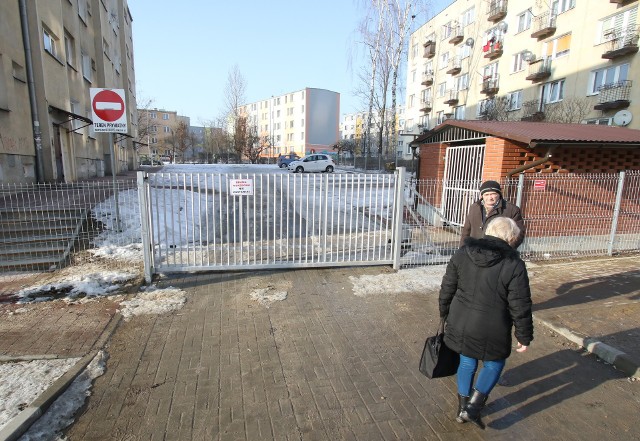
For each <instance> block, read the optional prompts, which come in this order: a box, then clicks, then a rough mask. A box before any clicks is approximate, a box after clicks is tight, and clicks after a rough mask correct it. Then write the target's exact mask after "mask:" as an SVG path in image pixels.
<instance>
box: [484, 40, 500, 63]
mask: <svg viewBox="0 0 640 441" xmlns="http://www.w3.org/2000/svg"><path fill="white" fill-rule="evenodd" d="M482 52H484V57H485V58H488V59H490V60H493V59H494V58H498V57H500V56H502V38H499V39H497V40H495V41H489V42H487V44H486V45H484V46H482Z"/></svg>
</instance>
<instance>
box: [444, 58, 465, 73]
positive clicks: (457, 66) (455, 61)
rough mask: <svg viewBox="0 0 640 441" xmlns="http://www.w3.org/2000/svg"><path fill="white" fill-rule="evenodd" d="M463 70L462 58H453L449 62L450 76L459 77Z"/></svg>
mask: <svg viewBox="0 0 640 441" xmlns="http://www.w3.org/2000/svg"><path fill="white" fill-rule="evenodd" d="M461 70H462V58H460V57H453V58H452V59H450V60H449V68H448V69H447V73H448V74H450V75H458V74H459V73H460V71H461Z"/></svg>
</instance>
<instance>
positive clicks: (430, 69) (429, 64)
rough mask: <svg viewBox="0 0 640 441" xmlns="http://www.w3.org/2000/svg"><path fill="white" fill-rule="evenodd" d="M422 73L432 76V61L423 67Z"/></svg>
mask: <svg viewBox="0 0 640 441" xmlns="http://www.w3.org/2000/svg"><path fill="white" fill-rule="evenodd" d="M424 71H425V73H427V74H429V75H431V74H433V60H429V62H428V63H427V64H426V65H425V68H424Z"/></svg>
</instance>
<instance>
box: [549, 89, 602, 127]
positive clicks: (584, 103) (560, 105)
mask: <svg viewBox="0 0 640 441" xmlns="http://www.w3.org/2000/svg"><path fill="white" fill-rule="evenodd" d="M592 108H593V103H592V102H591V100H590V99H589V98H586V97H575V96H572V97H565V98H564V99H563V100H562V101H559V102H557V103H552V104H545V106H544V119H545V121H548V122H555V123H565V124H566V123H579V122H582V120H583V119H584V118H585V117H586V116H587V115H588V114H589V112H591V109H592Z"/></svg>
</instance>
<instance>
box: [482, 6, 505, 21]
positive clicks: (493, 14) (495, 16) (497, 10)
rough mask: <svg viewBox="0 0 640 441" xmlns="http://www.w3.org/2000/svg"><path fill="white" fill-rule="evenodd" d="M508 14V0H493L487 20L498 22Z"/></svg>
mask: <svg viewBox="0 0 640 441" xmlns="http://www.w3.org/2000/svg"><path fill="white" fill-rule="evenodd" d="M506 16H507V0H492V1H490V2H489V11H488V12H487V20H489V21H490V22H493V23H496V22H498V21H500V20H502V19H503V18H505V17H506Z"/></svg>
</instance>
